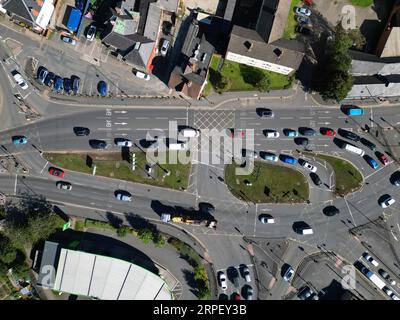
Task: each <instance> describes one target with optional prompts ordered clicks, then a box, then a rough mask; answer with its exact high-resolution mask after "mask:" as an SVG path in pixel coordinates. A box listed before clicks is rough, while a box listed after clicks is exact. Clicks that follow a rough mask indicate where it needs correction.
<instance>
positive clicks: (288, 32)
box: [283, 0, 301, 39]
mask: <svg viewBox="0 0 400 320" xmlns="http://www.w3.org/2000/svg"><path fill="white" fill-rule="evenodd" d="M300 3H301V0H292V3H291V4H290V9H289V15H288V18H287V22H286V27H285V31H284V32H283V38H284V39H293V38H295V37H296V33H295V32H294V28H295V27H296V24H297V22H296V20H295V19H294V7H297V6H299V5H300Z"/></svg>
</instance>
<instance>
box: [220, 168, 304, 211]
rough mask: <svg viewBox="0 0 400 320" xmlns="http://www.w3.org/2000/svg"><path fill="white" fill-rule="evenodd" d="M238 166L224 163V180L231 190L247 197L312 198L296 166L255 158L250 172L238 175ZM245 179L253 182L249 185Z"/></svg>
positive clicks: (270, 200) (258, 199)
mask: <svg viewBox="0 0 400 320" xmlns="http://www.w3.org/2000/svg"><path fill="white" fill-rule="evenodd" d="M236 167H237V165H236V164H229V165H227V166H226V167H225V181H226V184H227V185H228V188H229V189H230V190H231V192H232V193H233V194H234V195H235V196H236V197H238V198H240V199H242V200H244V201H254V202H257V203H273V202H274V203H299V202H305V201H307V200H308V198H309V188H308V183H307V179H306V178H305V177H304V175H303V174H301V173H300V172H299V171H297V170H294V169H291V168H288V167H284V166H279V165H272V164H268V163H264V162H260V161H255V162H254V171H253V173H252V174H251V175H249V176H237V175H235V168H236ZM245 180H248V181H250V182H251V183H252V186H246V185H245V184H244V181H245Z"/></svg>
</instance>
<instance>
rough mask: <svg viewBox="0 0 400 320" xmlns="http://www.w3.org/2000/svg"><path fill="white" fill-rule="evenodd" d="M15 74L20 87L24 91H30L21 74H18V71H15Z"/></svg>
mask: <svg viewBox="0 0 400 320" xmlns="http://www.w3.org/2000/svg"><path fill="white" fill-rule="evenodd" d="M13 73H14V74H13V77H14V80H15V81H16V82H17V83H18V84H19V85H20V87H21V88H22V89H23V90H26V89H28V84H27V83H26V81H25V80H24V78H22V76H21V74H20V73H18V72H17V71H15V70H14V72H13Z"/></svg>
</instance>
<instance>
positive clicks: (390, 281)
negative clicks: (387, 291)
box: [378, 269, 396, 286]
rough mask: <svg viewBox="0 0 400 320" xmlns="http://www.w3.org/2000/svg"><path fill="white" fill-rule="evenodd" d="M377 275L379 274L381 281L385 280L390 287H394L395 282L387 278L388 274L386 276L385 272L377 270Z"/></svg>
mask: <svg viewBox="0 0 400 320" xmlns="http://www.w3.org/2000/svg"><path fill="white" fill-rule="evenodd" d="M378 273H379V275H380V276H381V277H382V278H383V279H385V280H386V281H388V282H389V283H390V284H391V285H392V286H395V285H396V281H395V280H393V279H391V278H390V276H389V274H388V273H387V272H386V271H385V270H383V269H379V270H378Z"/></svg>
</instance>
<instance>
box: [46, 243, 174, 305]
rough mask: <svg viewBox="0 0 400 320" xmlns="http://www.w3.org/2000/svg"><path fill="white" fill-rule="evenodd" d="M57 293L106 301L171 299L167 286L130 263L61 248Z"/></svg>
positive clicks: (151, 274) (55, 286) (56, 284)
mask: <svg viewBox="0 0 400 320" xmlns="http://www.w3.org/2000/svg"><path fill="white" fill-rule="evenodd" d="M53 289H54V290H57V291H62V292H68V293H72V294H76V295H83V296H89V297H93V298H98V299H102V300H171V299H172V296H171V293H170V291H169V289H168V287H167V285H166V283H165V282H164V281H163V280H162V279H161V278H160V277H159V276H157V275H155V274H154V273H151V272H150V271H148V270H146V269H143V268H142V267H139V266H137V265H135V264H132V263H129V262H127V261H123V260H119V259H115V258H110V257H105V256H101V255H96V254H91V253H86V252H81V251H74V250H69V249H64V248H63V249H61V254H60V259H59V263H58V267H57V274H56V280H55V285H54V288H53Z"/></svg>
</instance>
